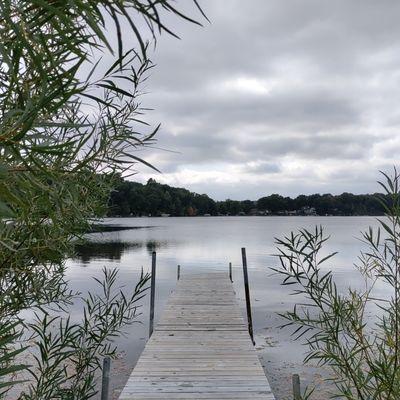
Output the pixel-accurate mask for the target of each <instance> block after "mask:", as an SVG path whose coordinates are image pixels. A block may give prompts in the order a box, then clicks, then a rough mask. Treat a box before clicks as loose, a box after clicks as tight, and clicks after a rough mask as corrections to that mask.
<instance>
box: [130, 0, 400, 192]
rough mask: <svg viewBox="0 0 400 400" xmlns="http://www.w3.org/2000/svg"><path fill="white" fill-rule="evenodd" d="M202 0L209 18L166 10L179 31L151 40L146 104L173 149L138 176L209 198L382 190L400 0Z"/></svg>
mask: <svg viewBox="0 0 400 400" xmlns="http://www.w3.org/2000/svg"><path fill="white" fill-rule="evenodd" d="M179 3H180V4H182V3H183V2H182V0H181V1H180V2H178V4H179ZM185 3H186V4H187V3H188V1H187V0H185ZM200 3H201V4H202V5H203V7H204V10H205V12H206V13H207V15H208V17H209V19H210V20H211V24H208V23H207V22H205V23H204V27H203V28H200V27H197V26H194V25H191V24H188V23H184V22H182V21H176V20H171V21H169V24H170V26H171V24H172V25H173V26H174V27H175V31H177V32H178V33H179V35H180V36H181V38H182V39H181V40H176V39H173V38H171V37H168V36H167V35H163V36H162V38H161V39H160V40H159V42H158V45H157V48H156V50H155V54H154V57H153V60H154V62H155V63H156V64H157V67H156V68H155V69H154V70H153V71H152V75H151V77H150V80H149V81H148V82H147V84H146V89H147V91H148V92H149V94H148V95H147V96H145V98H143V103H144V105H146V106H149V107H152V108H154V109H155V110H154V111H153V112H151V114H149V116H148V118H147V119H148V121H151V122H154V123H155V122H158V121H159V122H161V123H162V129H161V131H160V134H159V135H158V143H157V146H158V147H161V148H163V149H167V150H170V151H163V150H156V149H151V150H149V151H147V152H145V153H144V154H143V156H145V157H146V159H147V160H148V161H150V162H152V163H153V164H155V165H156V166H157V167H158V168H159V169H161V170H162V171H163V173H162V174H161V175H160V174H156V173H154V172H152V171H150V170H148V169H146V168H140V171H141V172H140V174H139V175H137V176H136V177H135V179H138V180H141V181H145V180H147V179H148V178H150V177H153V178H155V179H156V180H157V181H159V182H163V183H168V184H171V185H174V186H182V187H186V188H188V189H190V190H193V191H196V192H199V193H207V194H208V195H210V196H211V197H213V198H215V199H225V198H232V199H246V198H249V199H257V198H259V197H261V196H263V195H268V194H271V193H280V194H282V195H290V196H295V195H298V194H300V193H304V194H310V193H328V192H330V193H335V194H336V193H341V192H343V191H350V192H353V193H366V192H374V191H378V185H377V184H376V180H377V179H378V178H379V173H378V170H379V169H383V170H385V171H390V169H391V168H392V166H393V165H394V164H396V163H397V161H398V154H399V150H400V134H399V122H400V91H399V83H400V42H399V41H400V23H399V21H400V2H399V1H398V0H379V1H378V0H357V1H356V0H335V1H322V0H315V1H314V0H285V1H283V0H248V1H243V0H201V1H200ZM190 12H191V15H197V16H198V14H197V13H196V12H195V10H194V9H191V11H190ZM199 18H200V16H199Z"/></svg>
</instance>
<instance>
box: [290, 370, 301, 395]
mask: <svg viewBox="0 0 400 400" xmlns="http://www.w3.org/2000/svg"><path fill="white" fill-rule="evenodd" d="M292 382H293V400H300V399H301V394H300V376H299V375H298V374H294V375H293V376H292Z"/></svg>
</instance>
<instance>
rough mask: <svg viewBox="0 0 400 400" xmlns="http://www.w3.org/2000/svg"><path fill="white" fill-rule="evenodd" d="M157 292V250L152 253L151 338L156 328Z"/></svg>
mask: <svg viewBox="0 0 400 400" xmlns="http://www.w3.org/2000/svg"><path fill="white" fill-rule="evenodd" d="M155 292H156V252H155V251H153V253H152V254H151V288H150V324H149V338H150V337H151V335H152V333H153V328H154V298H155Z"/></svg>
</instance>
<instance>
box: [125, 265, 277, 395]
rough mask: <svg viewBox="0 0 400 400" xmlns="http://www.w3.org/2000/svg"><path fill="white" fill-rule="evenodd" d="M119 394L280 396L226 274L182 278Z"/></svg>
mask: <svg viewBox="0 0 400 400" xmlns="http://www.w3.org/2000/svg"><path fill="white" fill-rule="evenodd" d="M119 399H120V400H142V399H146V400H149V399H154V400H155V399H180V400H181V399H209V400H210V399H215V400H216V399H264V400H274V399H275V397H274V396H273V394H272V392H271V388H270V386H269V384H268V381H267V378H266V376H265V374H264V371H263V369H262V367H261V364H260V362H259V359H258V357H257V354H256V352H255V350H254V348H253V346H252V343H251V340H250V337H249V334H248V332H247V326H246V324H245V323H244V320H243V317H242V314H241V311H240V309H239V306H238V304H237V302H236V298H235V293H234V291H233V287H232V284H231V282H230V281H229V279H228V275H227V274H222V273H208V274H198V275H197V274H196V275H189V276H186V277H183V279H181V280H180V281H179V282H178V284H177V288H176V290H175V291H174V292H173V293H172V294H171V296H170V298H169V300H168V303H167V306H166V308H165V310H164V312H163V314H162V317H161V318H160V321H159V323H158V325H157V326H156V328H155V330H154V333H153V335H152V337H151V338H150V339H149V341H148V343H147V345H146V347H145V349H144V351H143V353H142V355H141V357H140V359H139V361H138V363H137V365H136V367H135V368H134V370H133V372H132V374H131V376H130V378H129V379H128V382H127V384H126V386H125V388H124V390H123V391H122V393H121V396H120V397H119Z"/></svg>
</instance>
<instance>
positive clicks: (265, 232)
mask: <svg viewBox="0 0 400 400" xmlns="http://www.w3.org/2000/svg"><path fill="white" fill-rule="evenodd" d="M105 222H106V223H107V224H113V225H118V226H125V227H130V228H132V229H128V230H121V231H115V232H106V233H95V234H90V235H88V239H89V243H88V244H87V245H86V246H83V247H80V248H79V249H78V253H77V256H76V258H74V259H71V260H69V261H68V266H69V268H68V278H69V280H70V282H71V285H72V287H73V288H74V289H77V290H80V291H82V292H83V293H85V292H86V291H87V290H88V289H91V290H95V288H96V286H95V282H94V281H93V280H92V279H91V277H93V276H97V277H98V276H100V275H101V270H102V268H103V267H104V266H106V267H116V268H118V269H119V279H120V283H121V285H124V286H125V288H126V289H129V288H131V287H132V286H133V285H135V283H136V281H137V279H138V276H139V274H140V271H141V269H142V268H143V269H144V270H145V271H149V270H150V262H151V252H152V251H153V250H156V251H157V278H156V279H157V294H156V320H157V319H158V317H159V316H160V313H161V312H162V308H163V306H164V305H165V302H166V300H167V298H168V295H169V294H170V292H171V290H173V289H174V287H175V285H176V267H177V265H178V264H180V265H181V275H182V276H184V275H185V274H190V273H192V272H198V271H228V263H229V262H232V264H233V279H234V285H235V290H236V293H237V298H238V300H239V303H240V305H241V307H242V309H243V312H244V313H245V304H244V293H243V276H242V270H241V250H240V249H241V247H246V249H247V256H248V266H249V279H250V287H251V298H252V308H253V313H254V315H253V319H254V328H255V334H256V343H257V349H258V352H259V356H260V358H261V361H262V364H263V366H264V368H265V370H266V372H267V375H268V378H269V380H270V383H271V386H272V388H273V390H274V391H275V393H276V396H277V399H278V400H280V399H286V398H288V397H287V396H288V391H289V389H290V385H291V383H290V377H291V374H293V373H300V374H301V377H302V381H303V382H304V383H311V382H313V383H316V384H317V385H318V384H320V382H321V378H322V377H323V376H324V374H325V372H324V371H323V370H321V369H319V368H314V367H313V366H310V367H307V368H305V367H303V366H302V363H301V361H302V359H303V356H304V350H305V348H304V347H302V346H301V344H300V343H298V342H294V341H293V340H292V338H291V336H290V330H287V329H286V330H281V329H279V325H280V324H281V323H282V320H281V319H280V318H279V317H278V316H277V312H283V311H286V310H288V309H290V308H291V306H292V305H293V301H294V298H293V296H290V294H289V291H288V290H289V289H288V288H286V287H282V286H280V279H279V277H277V276H275V275H273V274H272V272H271V270H270V267H273V266H275V265H277V259H276V257H274V256H273V254H275V252H276V250H275V245H274V238H275V237H283V236H284V235H287V234H288V233H290V232H291V231H293V230H297V229H299V228H310V229H312V228H314V227H315V226H316V225H322V226H323V227H325V231H326V233H327V234H329V235H330V236H331V238H330V240H329V241H328V243H327V246H326V248H325V252H326V253H328V252H333V251H338V252H339V254H338V255H337V256H335V258H334V259H332V261H331V262H330V264H329V267H330V268H332V269H333V270H334V272H335V275H336V278H337V282H338V283H339V286H341V287H343V288H345V287H347V286H349V285H352V286H359V285H360V283H361V280H360V278H359V274H358V272H357V270H356V269H355V268H354V265H353V264H354V263H355V262H357V257H358V255H359V253H360V250H361V249H362V247H363V244H362V243H361V241H360V240H359V239H360V237H361V232H362V231H364V230H366V229H367V228H368V227H369V226H372V227H377V226H378V223H377V221H376V219H375V218H373V217H198V218H183V217H182V218H116V219H107V220H106V221H105ZM148 309H149V305H148V299H147V298H146V299H145V300H144V303H143V308H142V312H143V315H142V316H141V318H140V319H141V321H142V323H141V324H134V325H132V326H130V327H129V328H127V330H126V334H125V336H124V337H123V338H122V339H121V340H120V341H119V344H120V348H121V351H122V354H121V359H120V360H118V361H117V362H115V363H114V365H113V374H112V376H113V389H114V392H115V395H117V393H118V391H119V390H120V388H121V387H122V386H123V384H124V383H125V381H126V379H127V378H128V376H129V373H130V371H131V370H132V368H133V367H134V365H135V363H136V361H137V359H138V357H139V355H140V353H141V351H142V349H143V347H144V345H145V343H146V340H147V332H148V314H149V312H148ZM73 314H74V317H75V318H79V309H78V308H77V309H75V310H74V312H73ZM321 396H322V397H321V398H324V395H321ZM325 398H326V397H325Z"/></svg>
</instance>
